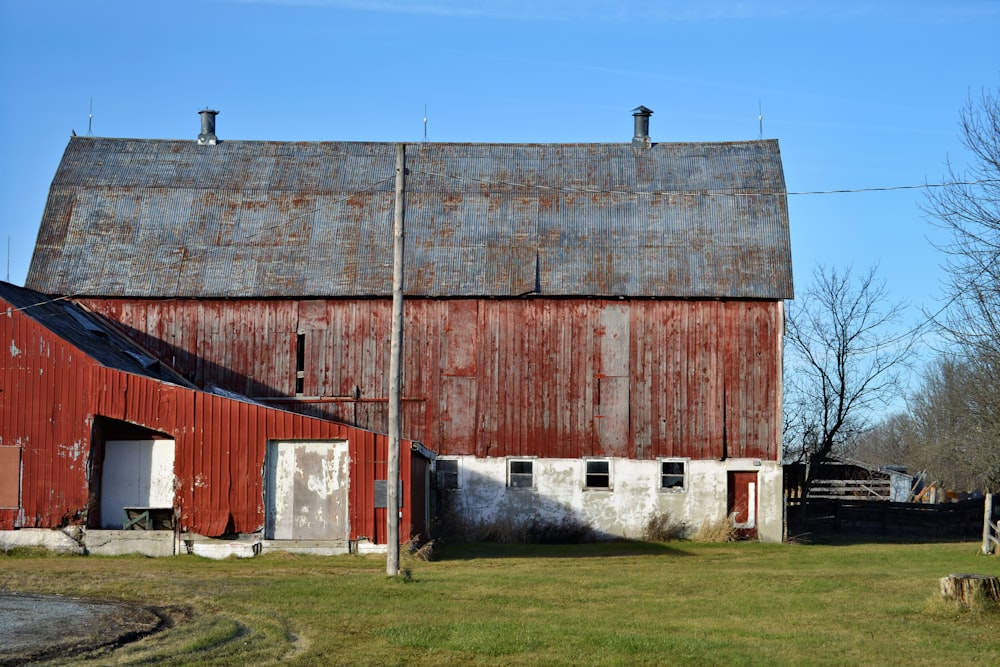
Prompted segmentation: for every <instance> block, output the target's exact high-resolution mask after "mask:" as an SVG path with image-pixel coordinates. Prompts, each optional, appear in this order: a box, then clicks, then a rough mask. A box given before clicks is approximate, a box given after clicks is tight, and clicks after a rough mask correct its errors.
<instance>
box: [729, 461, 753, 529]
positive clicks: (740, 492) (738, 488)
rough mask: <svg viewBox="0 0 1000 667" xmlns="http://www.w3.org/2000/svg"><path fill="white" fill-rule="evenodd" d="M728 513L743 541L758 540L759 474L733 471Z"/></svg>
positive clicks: (731, 473)
mask: <svg viewBox="0 0 1000 667" xmlns="http://www.w3.org/2000/svg"><path fill="white" fill-rule="evenodd" d="M726 513H727V515H728V516H732V517H734V518H733V526H734V527H735V528H736V532H737V534H738V535H739V536H740V537H741V538H742V539H757V473H756V472H752V471H748V472H744V471H731V472H730V473H729V499H728V501H727V503H726Z"/></svg>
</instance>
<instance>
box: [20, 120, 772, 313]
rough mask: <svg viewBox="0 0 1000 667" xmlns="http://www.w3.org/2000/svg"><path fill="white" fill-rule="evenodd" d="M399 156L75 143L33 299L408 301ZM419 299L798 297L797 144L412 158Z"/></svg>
mask: <svg viewBox="0 0 1000 667" xmlns="http://www.w3.org/2000/svg"><path fill="white" fill-rule="evenodd" d="M395 146H396V144H393V143H366V142H309V143H286V142H265V141H222V142H220V143H218V144H217V145H198V144H197V143H196V142H194V141H175V140H137V139H107V138H94V137H74V138H72V139H71V140H70V143H69V145H68V146H67V148H66V152H65V154H64V156H63V159H62V162H61V164H60V166H59V169H58V171H57V173H56V176H55V179H54V181H53V183H52V187H51V190H50V193H49V199H48V202H47V204H46V208H45V213H44V215H43V219H42V225H41V228H40V231H39V235H38V241H37V244H36V248H35V254H34V256H33V258H32V263H31V268H30V270H29V273H28V279H27V285H28V286H29V287H32V288H34V289H37V290H39V291H42V292H46V293H58V294H79V295H94V296H123V297H124V296H127V297H303V296H316V297H351V296H385V295H389V294H391V281H392V268H391V264H392V219H393V188H394V172H395ZM406 168H407V175H406V186H405V189H406V195H405V211H406V213H405V238H406V254H405V292H406V293H407V294H408V295H410V296H440V297H450V296H515V295H524V294H532V293H534V294H540V295H549V296H624V297H681V298H696V297H708V298H757V299H785V298H791V296H792V271H791V250H790V241H789V225H788V207H787V196H786V191H785V182H784V175H783V172H782V166H781V157H780V152H779V149H778V143H777V141H775V140H763V141H744V142H725V143H658V144H653V145H652V146H650V147H649V148H645V147H639V146H633V145H631V144H458V143H454V144H449V143H419V144H408V145H406Z"/></svg>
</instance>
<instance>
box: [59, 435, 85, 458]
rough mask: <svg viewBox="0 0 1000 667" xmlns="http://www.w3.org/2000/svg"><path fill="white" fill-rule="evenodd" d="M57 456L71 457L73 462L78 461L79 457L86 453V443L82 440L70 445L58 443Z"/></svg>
mask: <svg viewBox="0 0 1000 667" xmlns="http://www.w3.org/2000/svg"><path fill="white" fill-rule="evenodd" d="M58 450H59V454H58V455H59V456H60V457H62V458H64V459H65V458H69V459H72V460H73V461H74V462H79V461H80V459H81V458H83V457H84V455H86V453H87V445H86V443H85V442H83V441H82V440H77V441H76V442H74V443H73V444H71V445H59V447H58Z"/></svg>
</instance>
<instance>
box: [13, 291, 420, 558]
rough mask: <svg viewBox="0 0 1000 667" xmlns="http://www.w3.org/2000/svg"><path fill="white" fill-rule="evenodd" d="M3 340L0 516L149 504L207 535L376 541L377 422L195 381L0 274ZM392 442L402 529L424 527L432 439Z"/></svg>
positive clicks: (69, 306)
mask: <svg viewBox="0 0 1000 667" xmlns="http://www.w3.org/2000/svg"><path fill="white" fill-rule="evenodd" d="M0 343H2V348H0V349H2V353H0V531H16V530H20V529H28V528H42V529H46V528H60V527H63V528H64V527H70V526H78V527H79V528H80V529H82V532H83V533H84V534H85V533H86V531H87V530H99V529H109V528H117V529H120V528H122V527H123V525H125V524H128V523H129V518H130V517H132V518H136V516H137V515H142V514H143V510H144V509H147V510H148V509H153V510H156V511H158V515H159V516H160V517H161V522H164V523H165V524H166V525H159V526H151V527H161V528H166V527H169V528H174V527H176V528H177V529H178V530H180V531H185V532H190V533H193V534H197V535H200V536H205V537H222V536H227V537H231V536H234V535H243V536H247V535H250V536H255V537H258V538H262V539H265V540H276V541H281V540H288V541H290V542H289V544H291V543H292V542H295V541H304V540H306V541H311V542H316V541H320V542H324V543H327V544H330V545H334V546H337V547H340V548H342V549H343V550H347V548H348V547H349V545H351V544H352V543H355V542H357V541H359V540H360V541H362V542H364V541H368V542H372V543H376V544H384V543H385V537H386V535H385V533H386V529H385V525H386V514H385V512H386V509H385V502H384V497H385V484H386V481H385V477H386V460H387V446H388V438H387V437H386V436H385V435H383V434H378V433H375V432H372V431H369V430H365V429H362V428H357V427H353V426H348V425H345V424H342V423H338V422H335V421H331V420H328V419H321V418H316V417H309V416H305V415H301V414H296V413H292V412H288V411H285V410H280V409H276V408H273V407H267V406H264V405H261V404H259V403H255V402H253V401H251V400H248V399H245V398H241V397H238V396H237V395H235V394H232V393H229V392H226V393H225V394H224V395H223V394H221V393H212V392H209V391H202V390H199V389H196V388H194V387H193V386H192V385H190V383H188V382H187V381H186V380H184V379H183V378H182V377H181V376H179V375H177V374H176V373H174V372H173V371H172V370H170V369H169V368H168V366H167V365H166V364H164V363H163V362H162V361H160V360H158V359H156V358H155V357H154V356H153V355H152V354H150V353H149V352H148V351H146V350H143V349H142V348H139V347H137V346H136V344H135V343H133V342H131V341H129V340H128V339H127V338H125V337H124V336H123V335H121V334H120V333H119V332H118V331H117V330H116V329H115V328H114V327H113V326H112V325H110V324H109V323H107V322H106V321H105V320H103V319H102V318H101V317H100V316H98V315H95V314H93V313H91V312H88V311H87V310H86V309H85V308H83V307H82V306H80V305H78V304H75V303H72V302H70V301H68V300H63V299H60V298H53V297H49V296H46V295H43V294H40V293H38V292H35V291H32V290H29V289H25V288H20V287H16V286H14V285H10V284H7V283H0ZM401 449H402V452H401V456H400V477H401V479H400V484H401V485H402V488H403V493H402V494H401V499H402V500H401V503H402V507H401V508H400V510H401V514H402V521H401V525H400V534H401V536H403V537H407V536H415V535H418V534H421V533H425V531H426V523H427V512H428V496H427V491H428V485H429V474H430V473H429V471H430V462H431V460H432V459H433V454H431V453H430V452H429V451H428V450H427V449H425V448H424V447H423V446H422V445H420V444H419V443H416V442H412V441H403V442H402V446H401ZM130 513H131V514H130ZM155 513H156V512H154V514H155ZM148 516H149V513H147V514H146V518H148ZM164 516H165V517H166V519H163V517H164ZM142 525H143V521H141V520H140V521H139V522H138V525H133V526H130V527H142ZM279 546H280V545H279Z"/></svg>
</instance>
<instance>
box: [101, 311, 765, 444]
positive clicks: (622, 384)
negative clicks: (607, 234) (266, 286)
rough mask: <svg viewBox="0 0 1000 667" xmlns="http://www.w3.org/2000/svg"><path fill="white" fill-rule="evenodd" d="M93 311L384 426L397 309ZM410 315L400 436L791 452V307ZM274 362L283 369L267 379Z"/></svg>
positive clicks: (313, 403) (222, 373) (323, 410)
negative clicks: (787, 400)
mask: <svg viewBox="0 0 1000 667" xmlns="http://www.w3.org/2000/svg"><path fill="white" fill-rule="evenodd" d="M87 303H88V305H89V306H90V307H92V308H93V309H95V310H97V311H99V312H105V313H107V314H108V316H109V317H117V316H119V315H121V316H123V317H125V318H126V319H128V321H130V322H133V323H135V322H142V321H146V322H149V323H150V329H149V330H148V331H141V330H140V331H137V332H136V335H138V336H139V341H140V342H142V343H144V344H145V343H147V342H151V339H158V340H160V341H165V340H175V341H178V344H177V345H178V347H177V348H176V349H174V348H170V349H168V350H167V354H170V355H175V356H176V357H177V358H178V359H191V358H193V355H194V352H195V351H196V350H197V351H198V352H199V353H200V354H201V355H202V357H201V359H200V361H199V363H198V365H197V367H196V368H185V367H181V368H180V369H181V370H182V371H183V372H185V373H193V374H195V375H197V378H196V379H197V381H199V382H205V383H211V384H219V385H220V386H224V385H222V382H223V380H225V379H227V378H228V380H229V381H230V382H232V383H233V386H234V387H243V386H257V387H264V388H267V389H266V391H267V393H260V394H258V396H260V398H261V400H267V399H268V397H271V398H272V399H273V398H280V395H281V392H282V391H284V392H285V393H284V398H280V402H278V403H276V404H277V405H280V406H282V407H287V408H292V409H297V410H302V411H305V412H308V413H309V414H316V415H325V416H328V417H332V416H335V417H336V418H338V419H344V420H347V421H350V422H351V423H354V424H357V425H359V426H361V427H364V428H368V429H372V430H375V431H382V430H384V428H385V418H386V410H385V408H386V406H387V396H388V394H387V391H388V387H387V385H386V383H385V378H386V377H387V376H388V363H389V359H388V350H389V326H390V315H391V304H390V302H389V301H388V300H374V299H372V300H349V301H341V300H309V301H246V302H233V301H228V300H218V301H197V302H196V301H159V300H155V301H153V300H146V301H131V300H118V299H108V300H97V299H92V300H87ZM302 313H305V316H303V315H302ZM405 314H406V325H405V331H404V341H405V342H404V346H403V388H404V397H403V427H404V435H405V436H406V437H408V438H411V439H414V440H418V441H420V442H423V443H425V444H426V445H427V446H428V447H429V448H430V449H432V450H433V451H437V452H439V453H441V454H475V455H477V456H484V457H485V456H515V455H519V456H524V455H533V456H551V457H578V456H587V455H611V456H628V457H631V458H645V459H648V458H655V457H658V456H690V457H692V458H699V459H706V458H708V459H722V458H726V457H754V458H762V459H766V460H776V459H777V458H778V456H779V443H780V432H781V419H780V412H781V391H780V387H781V346H782V333H781V331H782V329H781V327H782V310H781V302H767V301H723V300H716V301H695V300H650V299H645V300H618V299H614V300H601V299H562V300H546V299H537V298H533V299H514V300H511V299H507V300H498V299H482V300H477V299H467V300H456V299H448V300H431V299H421V300H408V301H407V302H406V305H405ZM201 318H207V319H210V320H211V321H212V323H213V324H212V326H211V327H205V326H202V324H201ZM275 322H281V323H282V324H281V327H282V328H287V329H290V330H293V331H300V332H302V333H303V334H304V335H305V340H306V386H307V387H309V393H308V394H307V395H305V396H303V397H301V399H299V400H301V402H300V403H294V402H291V401H290V400H289V399H288V398H287V397H288V396H290V395H292V394H293V393H294V389H289V387H292V378H293V377H294V373H295V366H294V356H293V355H286V354H284V353H283V351H282V349H275V345H279V346H280V345H283V344H284V343H282V342H281V341H279V342H278V343H275V342H274V341H273V340H271V339H268V338H267V337H265V336H262V335H261V333H260V331H255V330H254V329H253V327H254V326H255V325H259V326H263V325H261V324H260V323H275ZM191 331H197V332H198V334H197V335H196V336H192V335H190V332H191ZM233 332H236V333H235V334H234V333H233ZM199 336H204V338H201V337H199ZM234 336H236V338H235V339H233V337H234ZM221 338H229V339H230V340H229V341H228V343H227V345H228V347H227V346H224V345H222V342H221V340H220V339H221ZM180 341H183V345H185V346H188V347H187V348H182V347H180ZM262 358H263V359H272V360H280V361H276V362H275V363H274V365H273V366H271V367H269V368H268V369H267V370H266V371H262V369H260V368H259V366H257V363H258V362H257V361H255V360H257V359H262ZM223 369H224V370H223ZM258 371H262V372H264V373H265V374H256V373H258ZM248 378H253V380H252V381H249V380H248ZM276 388H277V389H278V391H274V389H276ZM262 391H264V390H262Z"/></svg>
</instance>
